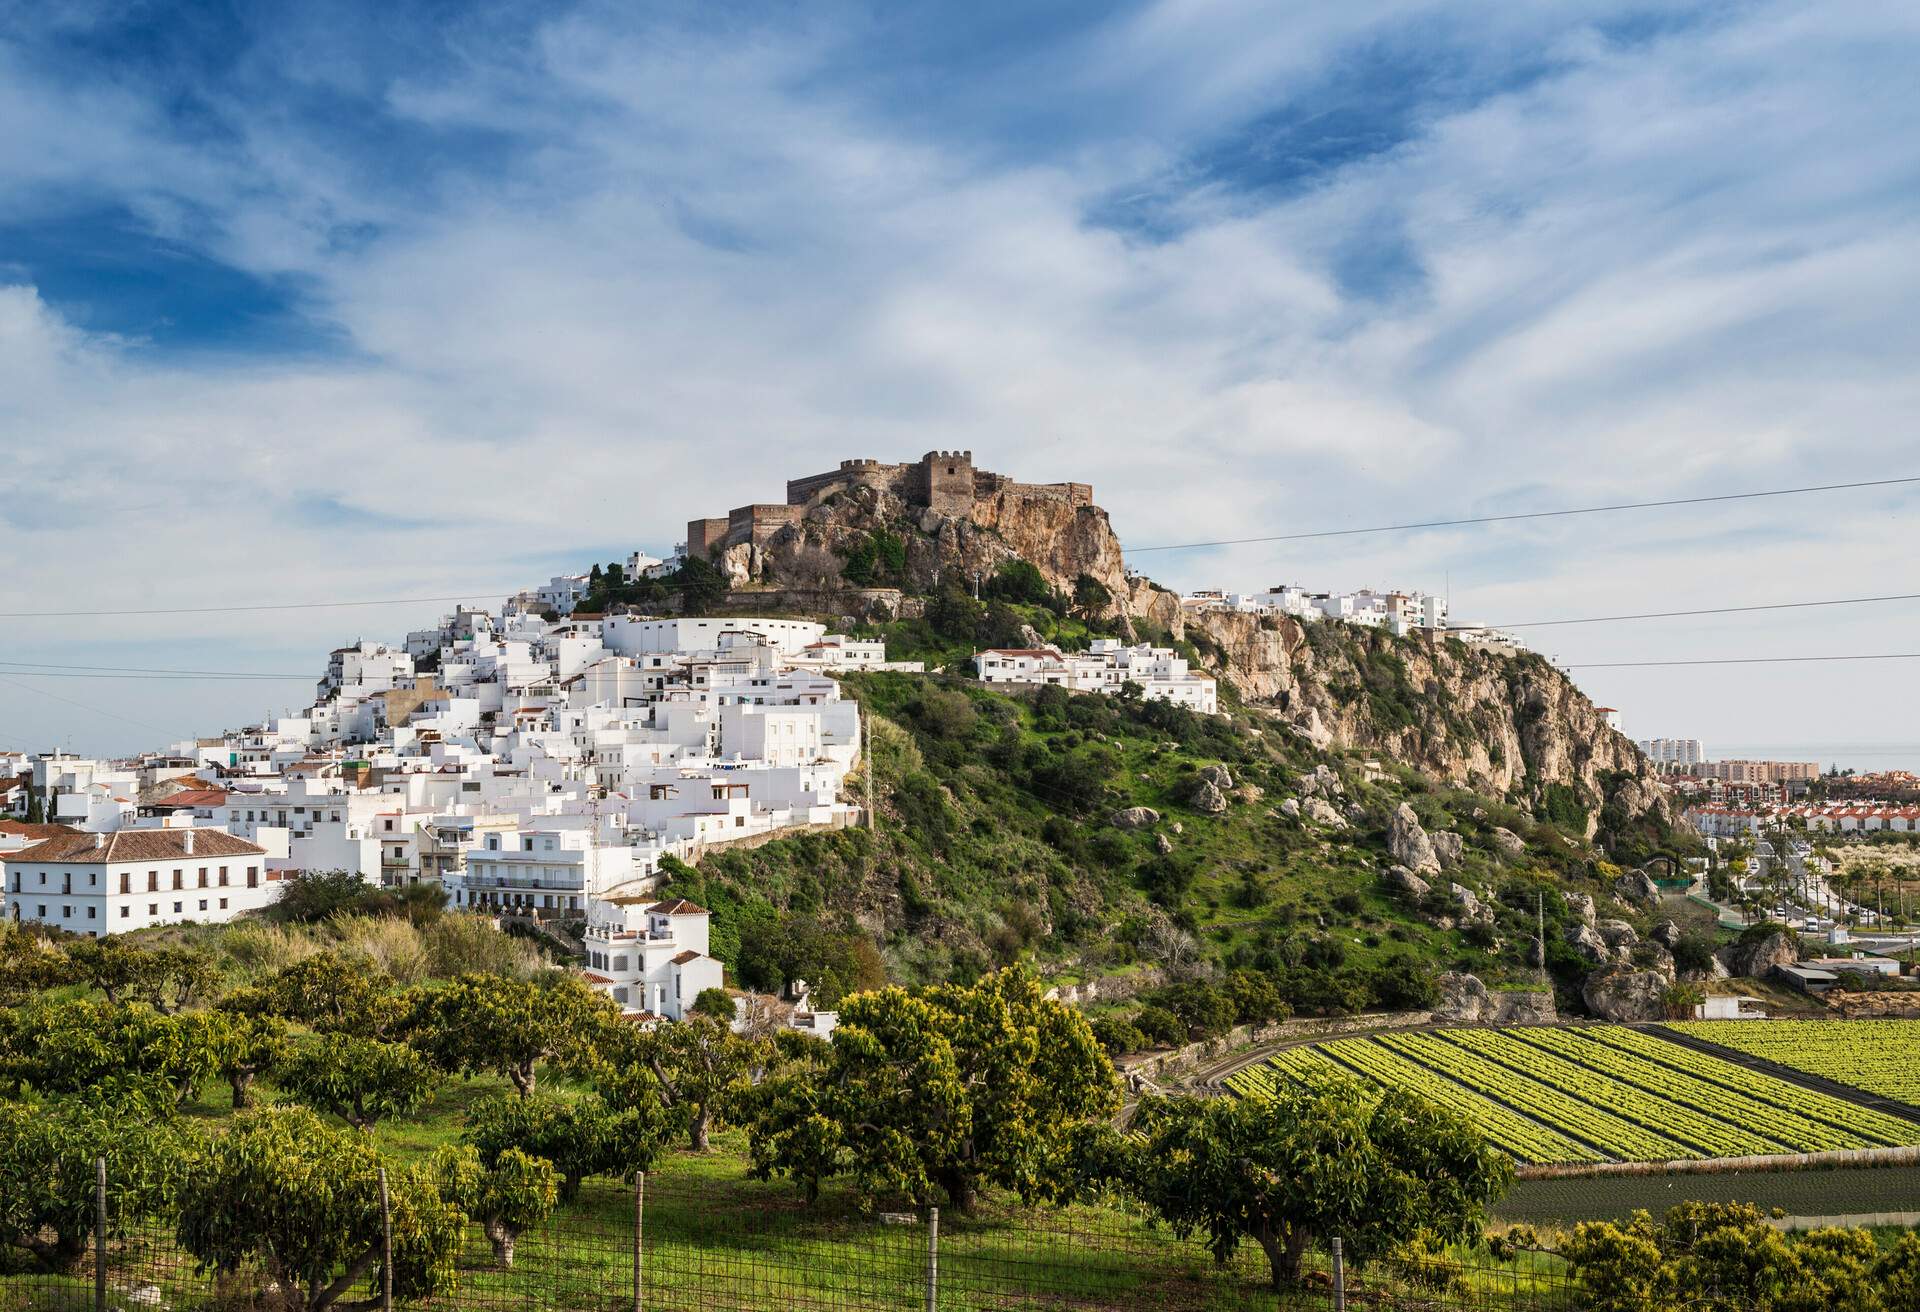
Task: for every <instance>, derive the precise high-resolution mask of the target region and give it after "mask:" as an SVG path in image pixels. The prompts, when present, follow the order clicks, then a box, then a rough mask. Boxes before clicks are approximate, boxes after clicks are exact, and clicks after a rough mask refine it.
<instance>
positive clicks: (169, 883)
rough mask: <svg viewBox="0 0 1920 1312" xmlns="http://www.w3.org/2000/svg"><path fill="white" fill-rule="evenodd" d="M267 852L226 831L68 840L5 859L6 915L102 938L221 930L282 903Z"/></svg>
mask: <svg viewBox="0 0 1920 1312" xmlns="http://www.w3.org/2000/svg"><path fill="white" fill-rule="evenodd" d="M264 857H265V849H263V848H262V847H260V846H259V844H257V843H249V842H248V841H247V840H245V839H244V838H235V837H234V836H233V835H232V834H229V833H226V832H224V831H223V830H219V829H122V830H118V831H116V832H114V833H110V834H65V835H61V836H59V837H56V838H49V839H46V840H44V841H42V842H39V843H35V844H34V845H33V846H31V847H27V848H22V849H21V850H20V851H18V852H11V853H8V854H7V855H6V856H5V857H4V858H0V862H3V864H4V869H5V880H6V915H7V916H8V917H9V918H10V919H13V920H16V921H28V920H32V921H38V922H40V923H41V924H44V925H54V926H57V927H59V928H61V929H65V930H71V931H72V932H74V933H76V934H85V935H87V936H88V937H92V938H97V937H99V936H100V935H102V934H119V933H125V932H126V931H128V930H133V929H145V928H147V927H148V926H150V925H176V924H181V923H183V922H186V921H199V922H219V921H226V920H231V919H233V918H234V917H235V916H237V915H240V914H242V913H244V912H248V911H258V910H260V909H261V908H262V907H265V906H267V905H268V904H269V903H271V902H273V901H274V900H275V899H276V898H278V897H279V896H280V887H281V884H280V876H279V875H278V873H277V872H273V871H268V870H267V869H265V861H264Z"/></svg>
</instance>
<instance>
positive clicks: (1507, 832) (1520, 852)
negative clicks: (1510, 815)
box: [1487, 825, 1527, 861]
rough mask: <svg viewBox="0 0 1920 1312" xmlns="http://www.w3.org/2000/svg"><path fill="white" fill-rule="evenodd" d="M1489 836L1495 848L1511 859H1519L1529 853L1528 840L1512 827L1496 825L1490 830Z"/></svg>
mask: <svg viewBox="0 0 1920 1312" xmlns="http://www.w3.org/2000/svg"><path fill="white" fill-rule="evenodd" d="M1487 837H1488V839H1490V840H1491V841H1492V843H1493V850H1494V851H1496V852H1498V853H1499V854H1500V855H1501V856H1503V857H1505V858H1506V859H1507V860H1509V861H1518V860H1519V859H1520V858H1521V857H1523V856H1525V855H1526V854H1527V844H1526V841H1525V840H1524V839H1522V838H1521V837H1520V835H1518V834H1516V833H1514V832H1513V830H1511V829H1502V828H1501V827H1500V826H1499V825H1495V826H1494V827H1493V828H1492V829H1491V830H1490V831H1488V833H1487Z"/></svg>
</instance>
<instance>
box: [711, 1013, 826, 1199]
mask: <svg viewBox="0 0 1920 1312" xmlns="http://www.w3.org/2000/svg"><path fill="white" fill-rule="evenodd" d="M789 1036H791V1038H790V1037H789ZM774 1046H775V1048H776V1050H777V1051H778V1052H779V1055H780V1061H779V1062H778V1064H777V1065H776V1066H775V1067H773V1068H772V1069H771V1070H769V1072H768V1074H767V1077H766V1078H765V1079H764V1080H762V1081H761V1082H760V1083H759V1084H757V1085H754V1086H753V1087H752V1088H750V1089H748V1090H747V1091H746V1092H745V1093H743V1094H742V1095H741V1097H740V1101H739V1105H738V1109H737V1112H736V1114H737V1115H738V1116H739V1117H740V1119H741V1120H742V1122H743V1123H745V1124H746V1125H748V1126H749V1127H751V1129H750V1133H749V1135H748V1142H747V1150H748V1160H749V1162H750V1166H749V1168H748V1173H749V1174H751V1175H752V1176H753V1178H754V1179H756V1180H766V1179H770V1178H772V1177H773V1176H775V1175H785V1176H787V1177H789V1178H790V1179H792V1180H793V1181H794V1183H796V1184H798V1185H799V1186H800V1187H801V1188H802V1189H804V1190H805V1191H806V1195H807V1202H808V1204H809V1205H811V1204H813V1203H814V1202H815V1201H817V1200H818V1199H819V1197H820V1185H821V1183H822V1182H823V1181H825V1180H827V1179H829V1178H831V1177H833V1176H835V1175H838V1174H840V1173H841V1172H842V1171H843V1170H845V1169H846V1140H845V1138H844V1137H843V1135H842V1134H841V1129H840V1123H839V1122H838V1121H837V1120H835V1119H834V1118H833V1116H831V1115H829V1113H828V1107H827V1100H826V1080H825V1075H826V1066H827V1060H828V1056H829V1053H830V1048H829V1045H828V1044H827V1042H826V1040H824V1039H817V1038H814V1037H813V1036H812V1035H808V1034H801V1033H799V1032H797V1031H794V1030H786V1031H783V1032H782V1033H781V1034H780V1035H779V1036H778V1037H777V1038H776V1039H775V1041H774Z"/></svg>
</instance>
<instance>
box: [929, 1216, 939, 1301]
mask: <svg viewBox="0 0 1920 1312" xmlns="http://www.w3.org/2000/svg"><path fill="white" fill-rule="evenodd" d="M939 1306H940V1209H939V1208H937V1207H929V1208H928V1209H927V1312H936V1309H938V1308H939Z"/></svg>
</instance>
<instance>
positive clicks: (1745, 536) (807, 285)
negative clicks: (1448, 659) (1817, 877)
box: [0, 0, 1920, 764]
mask: <svg viewBox="0 0 1920 1312" xmlns="http://www.w3.org/2000/svg"><path fill="white" fill-rule="evenodd" d="M1917 59H1920V8H1916V7H1915V6H1914V5H1912V4H1911V3H1875V2H1874V0H1861V2H1860V3H1851V4H1846V5H1831V6H1815V5H1808V4H1804V3H1800V4H1774V3H1766V2H1765V0H1753V2H1752V3H1741V4H1731V3H1658V4H1625V3H1621V4H1614V3H1574V2H1572V0H1567V2H1559V0H1555V2H1552V3H1548V2H1544V0H1543V2H1540V3H1529V2H1527V0H1515V2H1514V3H1509V4H1501V5H1484V4H1466V3H1423V2H1420V0H1383V2H1382V3H1371V4H1369V3H1350V4H1342V5H1299V6H1276V5H1273V4H1252V3H1235V2H1233V0H1159V2H1157V3H1132V4H1112V5H1090V4H1079V3H1061V4H1054V5H1031V4H1025V3H1005V4H1001V3H992V2H991V0H989V2H984V3H974V4H967V5H954V4H950V3H925V4H922V3H912V2H908V0H889V2H888V3H885V4H862V5H848V4H836V3H831V2H828V0H820V2H817V3H807V4H791V3H789V4H778V3H776V4H758V5H749V6H733V5H728V4H722V3H700V4H674V3H654V4H647V5H630V4H606V5H600V4H594V3H582V4H570V3H540V4H532V3H520V4H488V3H484V2H483V3H460V4H453V3H413V4H408V3H394V2H388V3H366V4H354V3H350V2H348V0H342V2H341V3H337V4H328V5H312V6H295V5H285V4H249V3H237V2H236V3H227V4H165V3H141V2H140V0H132V2H129V0H115V2H114V3H97V4H96V3H86V2H85V0H70V2H63V0H52V2H47V3H24V2H23V0H0V124H4V125H6V128H5V130H4V131H0V633H4V635H5V637H4V640H3V641H0V661H11V662H15V663H27V662H51V663H55V664H58V665H61V666H63V667H72V666H83V665H96V666H99V665H106V666H124V667H159V668H168V669H214V670H247V671H258V672H264V673H271V674H287V675H295V676H299V677H297V678H292V679H288V680H286V681H284V682H272V683H259V682H255V683H245V684H241V683H233V682H217V681H204V682H203V681H185V680H177V681H133V680H127V679H106V678H93V677H87V678H49V677H43V676H39V675H30V674H27V673H25V672H24V671H21V670H19V669H17V668H11V667H9V666H6V665H0V748H7V747H12V748H20V749H27V750H46V749H51V748H55V747H60V748H67V749H71V750H74V751H79V752H93V753H109V752H112V753H118V752H128V751H133V750H137V749H140V748H146V747H157V746H160V745H163V744H164V743H167V742H170V741H173V740H176V739H179V738H182V737H186V736H189V735H192V734H196V733H202V734H204V733H213V732H217V731H219V730H220V729H222V728H225V727H231V726H236V725H240V724H244V723H249V722H254V721H257V720H258V719H259V718H260V717H261V716H263V715H265V714H267V713H270V712H275V711H278V710H281V709H284V708H288V707H297V706H299V705H301V704H302V703H303V702H304V700H306V699H307V698H308V697H309V696H310V694H311V683H310V680H312V679H313V678H316V677H317V676H318V674H319V672H320V667H321V665H322V663H323V661H324V653H325V652H326V651H327V650H328V649H329V648H331V647H333V646H336V645H339V644H341V643H343V642H351V641H353V640H356V639H358V638H362V637H366V638H389V639H398V638H399V637H401V636H403V635H404V634H405V632H406V631H407V630H408V629H409V628H415V627H419V626H421V625H424V624H427V623H430V622H431V621H432V620H433V619H434V618H435V616H436V615H438V614H439V613H441V612H443V611H445V610H447V609H449V607H448V606H446V605H442V604H433V603H423V604H415V605H406V606H383V607H346V606H341V607H333V608H329V609H315V610H308V611H284V610H283V611H256V612H244V613H235V614H208V613H200V614H194V613H182V612H183V611H185V609H186V608H192V607H196V606H202V607H204V606H215V605H242V604H262V605H264V604H275V603H284V602H323V601H325V602H346V601H355V602H357V601H364V600H373V599H386V598H409V597H438V596H445V595H453V594H463V593H469V594H472V595H474V596H475V597H476V598H488V597H492V598H497V597H499V596H501V595H504V594H505V592H507V591H508V590H511V589H517V588H519V587H522V586H527V585H531V584H534V583H537V582H540V581H543V580H544V579H545V578H547V577H548V576H549V575H551V574H553V573H556V572H559V571H561V570H572V569H581V568H584V567H585V566H586V565H587V564H588V563H590V562H592V561H594V560H607V559H612V558H614V557H615V556H617V555H624V554H626V553H627V552H629V551H631V550H633V549H635V548H646V549H650V550H652V551H654V552H655V553H656V554H663V553H664V552H665V551H667V550H670V549H671V548H672V546H673V545H674V543H675V542H676V541H678V540H679V538H680V537H681V536H682V532H681V530H682V528H683V526H684V524H685V521H686V520H687V519H688V518H690V517H692V516H694V515H704V514H713V513H721V512H724V511H725V510H726V509H727V508H728V507H730V506H733V505H737V504H742V503H745V502H749V501H764V500H776V499H778V498H779V496H780V494H781V489H782V485H783V482H784V480H785V479H787V478H788V477H791V476H796V475H799V474H803V473H811V472H815V471H817V470H821V469H826V468H830V467H832V465H833V464H834V463H836V462H837V461H839V460H840V459H843V458H846V457H850V456H867V457H873V458H878V459H890V460H900V459H912V458H915V457H917V456H918V455H919V454H920V453H921V452H923V451H926V450H930V449H936V448H939V449H948V448H966V449H970V450H972V451H973V453H974V456H975V459H976V462H977V463H978V464H980V465H982V466H984V467H986V468H990V469H996V470H1000V471H1002V472H1005V473H1009V474H1012V475H1015V476H1017V477H1019V478H1022V479H1027V480H1033V481H1053V480H1065V479H1073V480H1079V481H1084V482H1090V483H1092V484H1093V486H1094V490H1095V496H1096V499H1097V500H1098V501H1099V502H1100V504H1101V505H1103V506H1105V507H1106V508H1107V509H1108V510H1109V511H1110V512H1111V514H1112V517H1113V523H1114V526H1115V528H1116V530H1117V531H1118V532H1119V534H1120V536H1121V538H1122V540H1123V542H1125V543H1127V544H1128V545H1129V546H1132V547H1139V548H1145V547H1150V546H1155V545H1164V544H1169V543H1184V542H1192V541H1196V540H1218V539H1224V538H1240V537H1257V536H1267V535H1274V534H1282V533H1290V532H1306V531H1312V530H1318V529H1334V528H1353V527H1364V526H1368V525H1377V524H1392V523H1400V522H1406V521H1409V520H1422V519H1432V518H1452V517H1457V516H1468V515H1488V514H1502V513H1514V512H1520V511H1528V510H1542V509H1557V508H1563V507H1570V506H1584V505H1595V504H1604V503H1613V502H1620V501H1640V500H1662V499H1669V498H1679V497H1689V496H1709V495H1716V494H1724V493H1731V492H1746V491H1758V490H1765V489H1772V488H1785V487H1796V486H1805V485H1812V484H1826V483H1835V482H1848V481H1856V480H1864V479H1873V478H1890V477H1900V476H1914V475H1920V439H1917V438H1916V433H1915V427H1914V415H1915V414H1916V412H1917V411H1920V370H1916V369H1915V368H1914V361H1915V360H1916V359H1920V316H1916V315H1915V314H1914V311H1913V307H1914V306H1915V304H1917V303H1920V258H1916V251H1920V203H1917V202H1920V90H1916V84H1915V82H1914V79H1913V76H1912V70H1913V68H1914V66H1915V63H1916V60H1917ZM1916 511H1920V485H1908V486H1906V487H1904V488H1883V489H1873V490H1856V491H1851V492H1829V493H1820V494H1814V495H1807V496H1799V497H1787V498H1770V499H1762V500H1753V501H1746V502H1736V503H1731V504H1722V505H1713V506H1696V507H1689V508H1676V509H1667V510H1658V511H1642V512H1632V513H1626V514H1617V515H1609V516H1597V517H1590V518H1575V519H1561V520H1546V521H1532V522H1525V523H1519V524H1508V525H1496V526H1477V527H1463V528H1456V529H1448V530H1432V531H1422V532H1416V533H1399V534H1380V535H1365V536H1357V537H1345V538H1332V539H1322V540H1318V541H1309V542H1292V543H1266V544H1253V545H1245V546H1239V547H1232V548H1214V549H1206V550H1196V551H1180V552H1143V553H1142V554H1140V555H1138V556H1136V557H1134V558H1133V561H1132V563H1133V564H1135V565H1136V566H1137V567H1138V568H1140V569H1142V570H1144V571H1145V572H1146V573H1148V574H1149V575H1151V576H1153V577H1154V578H1156V579H1158V580H1159V581H1161V582H1163V583H1165V584H1167V585H1169V586H1172V587H1176V588H1182V589H1185V588H1194V587H1225V588H1231V589H1255V588H1262V587H1266V586H1271V585H1274V584H1277V583H1283V582H1297V583H1304V584H1308V585H1311V586H1316V587H1338V588H1357V587H1360V586H1366V585H1379V586H1393V587H1403V588H1414V587H1417V588H1424V589H1428V590H1442V589H1445V590H1447V591H1448V592H1449V593H1450V595H1451V597H1452V599H1453V604H1454V609H1455V611H1456V613H1457V614H1460V615H1463V616H1467V617H1470V618H1475V619H1479V620H1482V621H1485V622H1489V623H1515V624H1519V623H1529V622H1533V621H1540V620H1550V619H1561V618H1581V617H1587V616H1596V615H1615V614H1622V613H1629V612H1638V611H1646V610H1672V609H1685V608H1693V607H1702V606H1727V605H1754V604H1765V603H1771V602H1784V601H1805V600H1815V599H1823V598H1833V597H1856V596H1870V595H1883V594H1889V593H1900V592H1920V575H1916V573H1915V569H1914V565H1913V542H1914V528H1915V525H1916ZM109 609H113V610H127V609H147V610H167V611H169V612H171V613H167V614H160V615H143V616H116V617H97V616H96V617H71V616H69V617H53V616H49V615H48V614H47V612H50V611H71V610H109ZM1528 636H1529V637H1530V638H1531V639H1532V640H1533V641H1534V642H1535V643H1536V645H1538V646H1539V648H1540V649H1541V650H1543V651H1546V652H1548V653H1550V654H1552V655H1553V656H1555V657H1556V658H1558V659H1560V660H1562V661H1566V662H1568V663H1570V664H1572V665H1574V666H1575V667H1576V669H1575V677H1576V678H1577V679H1578V680H1579V682H1580V683H1581V685H1582V686H1583V687H1585V688H1586V689H1587V690H1588V691H1589V692H1590V693H1591V694H1592V695H1593V696H1594V697H1595V698H1596V699H1597V700H1599V701H1601V702H1603V703H1604V704H1606V705H1610V706H1614V707H1618V708H1620V709H1621V711H1622V712H1623V717H1624V721H1625V727H1626V729H1627V730H1628V732H1629V733H1630V734H1632V735H1634V736H1636V737H1638V736H1657V735H1668V736H1686V737H1698V738H1701V739H1703V740H1704V741H1705V742H1706V744H1707V747H1708V749H1709V751H1710V752H1713V751H1714V748H1715V745H1716V743H1726V744H1732V743H1737V744H1740V745H1741V746H1742V747H1743V748H1745V749H1746V750H1771V749H1773V748H1775V747H1776V746H1777V747H1785V746H1787V745H1793V746H1796V747H1799V748H1801V749H1802V750H1808V749H1810V748H1811V747H1813V746H1820V747H1823V748H1827V747H1832V748H1834V751H1833V752H1832V753H1831V754H1832V755H1834V756H1836V757H1838V756H1841V755H1842V750H1843V749H1844V752H1845V753H1852V754H1856V755H1861V754H1868V753H1878V754H1880V755H1881V756H1885V755H1887V754H1889V753H1890V754H1891V755H1892V756H1893V757H1895V758H1899V757H1900V756H1901V754H1902V753H1907V754H1908V759H1911V760H1912V761H1913V763H1915V764H1920V662H1913V661H1877V662H1859V663H1846V664H1800V665H1748V666H1704V667H1678V668H1664V669H1586V668H1579V667H1581V666H1583V665H1586V664H1589V663H1602V662H1617V661H1635V660H1652V659H1672V660H1681V659H1716V658H1723V657H1756V656H1786V655H1792V656H1802V655H1826V654H1860V653H1893V652H1903V651H1906V652H1911V651H1920V603H1914V602H1904V603H1889V604H1879V605H1870V606H1854V607H1839V608H1832V609H1823V610H1801V611H1789V612H1776V613H1772V614H1766V613H1762V614H1756V615H1749V616H1745V617H1712V618H1705V619H1695V620H1688V621H1640V622H1622V623H1613V624H1604V625H1575V626H1565V627H1559V628H1551V629H1535V630H1531V631H1529V634H1528ZM69 673H83V671H77V670H71V669H70V670H69Z"/></svg>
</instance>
